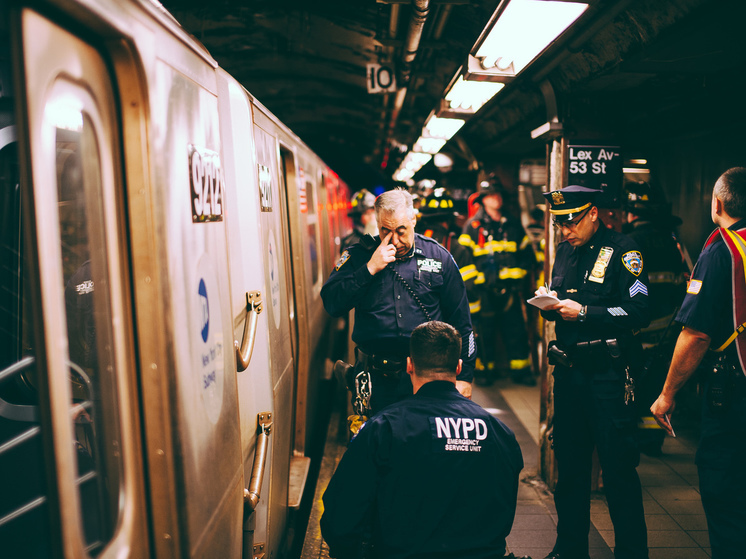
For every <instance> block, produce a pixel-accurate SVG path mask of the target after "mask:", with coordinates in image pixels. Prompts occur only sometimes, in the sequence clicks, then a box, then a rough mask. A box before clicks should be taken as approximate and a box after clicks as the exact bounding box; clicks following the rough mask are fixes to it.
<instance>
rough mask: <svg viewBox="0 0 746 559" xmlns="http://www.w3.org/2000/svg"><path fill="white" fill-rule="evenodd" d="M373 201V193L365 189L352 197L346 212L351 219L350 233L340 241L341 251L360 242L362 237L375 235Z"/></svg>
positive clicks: (374, 198)
mask: <svg viewBox="0 0 746 559" xmlns="http://www.w3.org/2000/svg"><path fill="white" fill-rule="evenodd" d="M375 201H376V197H375V196H374V195H373V193H372V192H369V191H368V190H366V189H365V188H363V189H362V190H358V191H357V192H355V194H353V195H352V198H351V199H350V211H349V212H347V215H348V216H350V217H351V218H352V232H351V233H350V234H349V235H347V236H346V237H345V238H344V239H342V250H344V249H346V248H347V247H349V246H351V245H354V244H355V243H359V242H360V241H362V240H363V236H364V235H366V234H370V235H374V234H375V233H376V213H375V209H374V207H373V205H374V204H375Z"/></svg>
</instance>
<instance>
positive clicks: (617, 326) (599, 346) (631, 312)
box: [536, 186, 649, 559]
mask: <svg viewBox="0 0 746 559" xmlns="http://www.w3.org/2000/svg"><path fill="white" fill-rule="evenodd" d="M600 192H601V191H598V190H593V189H590V188H585V187H582V186H568V187H567V188H563V189H561V190H555V191H553V192H549V193H546V194H544V196H545V197H546V199H547V201H548V202H549V204H550V210H549V211H550V213H551V214H552V217H553V220H554V225H555V227H557V228H558V229H559V230H560V231H561V233H562V236H563V238H564V240H563V241H562V242H561V243H560V244H559V245H558V246H557V253H556V258H555V262H554V266H553V269H552V281H551V285H550V294H551V295H554V296H556V297H557V298H559V299H560V301H559V302H558V303H555V304H553V305H550V306H547V307H545V310H543V311H542V316H544V318H546V319H547V320H553V321H555V322H556V333H557V340H556V342H553V343H552V344H550V346H551V347H550V349H549V350H548V355H549V359H550V364H552V365H554V420H553V421H554V424H553V429H554V439H553V440H554V449H555V456H556V458H557V465H558V479H557V487H556V489H555V493H554V500H555V504H556V506H557V540H556V543H555V545H554V549H553V550H552V553H551V554H550V555H549V556H548V558H551V559H583V558H587V557H588V532H589V529H590V504H589V502H590V490H591V458H592V454H593V448H594V446H595V447H596V449H597V450H598V456H599V459H600V462H601V467H602V469H603V479H604V491H605V493H606V498H607V501H608V504H609V511H610V513H611V520H612V522H613V524H614V534H615V542H616V546H615V550H614V555H615V557H617V558H618V559H623V558H635V559H646V558H647V557H648V550H647V531H646V527H645V513H644V510H643V506H642V489H641V486H640V479H639V477H638V475H637V470H636V467H637V465H638V463H639V460H640V454H639V451H638V448H637V444H636V439H635V423H636V415H635V410H634V406H633V405H632V396H633V391H634V385H633V377H632V372H633V371H632V370H631V369H630V368H629V365H630V363H631V361H632V356H633V355H634V353H635V349H636V346H637V350H638V351H639V342H637V341H636V340H635V339H634V338H633V330H637V329H639V328H642V327H644V326H647V324H648V322H649V316H648V315H649V312H648V288H649V286H648V278H647V274H646V272H645V269H644V266H643V260H642V255H641V254H640V251H639V249H638V247H637V245H636V244H635V243H634V242H633V241H632V240H630V239H629V238H628V237H627V236H625V235H623V234H621V233H617V232H616V231H613V230H611V229H608V228H606V226H605V225H604V224H603V223H602V222H601V220H600V218H599V213H598V208H597V207H596V205H595V204H594V200H595V197H596V195H597V194H599V193H600ZM536 294H537V295H546V294H547V289H546V288H545V287H541V288H539V289H538V290H537V292H536ZM555 344H556V345H555Z"/></svg>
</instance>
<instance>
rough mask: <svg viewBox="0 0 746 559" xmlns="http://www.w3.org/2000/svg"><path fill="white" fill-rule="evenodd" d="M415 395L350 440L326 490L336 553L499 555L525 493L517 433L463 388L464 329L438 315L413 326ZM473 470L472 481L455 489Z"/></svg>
mask: <svg viewBox="0 0 746 559" xmlns="http://www.w3.org/2000/svg"><path fill="white" fill-rule="evenodd" d="M410 343H411V346H410V357H408V358H407V373H408V374H409V376H410V377H411V378H412V386H413V388H414V395H413V396H411V397H409V398H406V399H405V400H402V401H399V402H397V403H395V404H392V405H390V406H388V407H387V408H385V409H383V410H382V411H381V412H380V413H378V414H376V415H375V416H374V417H373V418H372V419H370V420H369V421H368V422H367V423H366V424H365V425H364V426H363V428H362V429H361V430H360V432H359V433H358V435H357V436H356V437H355V438H354V439H352V441H351V442H350V446H349V447H348V449H347V451H346V452H345V454H344V456H343V457H342V460H341V461H340V463H339V466H338V467H337V471H336V472H335V473H334V476H333V477H332V479H331V481H330V482H329V486H328V488H327V490H326V492H325V493H324V497H323V500H324V514H323V516H322V518H321V533H322V535H323V536H324V539H325V540H326V542H327V544H328V545H329V553H330V555H331V556H332V557H337V558H340V559H347V558H357V557H360V547H361V545H362V543H363V542H364V541H365V540H366V535H367V534H369V535H370V537H369V540H370V541H369V542H368V543H369V544H370V545H372V553H371V554H370V555H368V556H369V557H376V558H386V559H397V558H404V557H406V558H409V559H417V558H419V559H439V558H442V559H446V558H448V559H451V558H453V557H458V558H460V559H476V558H480V559H481V558H484V559H499V558H502V557H503V555H504V553H505V538H506V536H507V535H508V534H509V533H510V529H511V527H512V525H513V518H514V516H515V509H516V499H517V495H518V474H519V472H520V471H521V469H522V468H523V458H522V456H521V450H520V447H519V446H518V443H517V442H516V439H515V436H514V435H513V433H512V432H511V431H510V430H509V429H508V427H506V426H505V425H504V424H503V423H502V422H500V421H499V420H498V419H496V418H495V417H493V416H492V415H490V414H489V413H487V412H486V411H485V410H484V409H483V408H482V407H480V406H479V405H477V404H475V403H474V402H472V401H470V400H468V399H467V398H465V397H463V396H462V395H461V394H459V392H458V390H456V387H455V383H456V375H457V374H458V372H459V370H460V369H461V360H460V359H459V355H460V353H461V336H460V334H459V333H458V332H457V331H456V330H455V329H454V328H453V327H452V326H450V325H448V324H446V323H444V322H438V321H432V322H427V323H425V324H422V325H420V326H418V327H417V328H415V329H414V331H413V332H412V336H411V340H410ZM462 476H466V477H467V478H468V479H469V480H470V481H471V483H470V484H468V486H465V487H461V488H459V489H458V490H456V489H455V488H454V487H455V486H454V483H455V481H456V480H458V479H459V478H460V477H462Z"/></svg>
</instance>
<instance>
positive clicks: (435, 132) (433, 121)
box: [422, 115, 466, 140]
mask: <svg viewBox="0 0 746 559" xmlns="http://www.w3.org/2000/svg"><path fill="white" fill-rule="evenodd" d="M465 123H466V121H465V120H464V119H462V118H442V117H437V116H435V115H433V116H431V117H430V118H429V119H427V122H425V127H424V128H423V129H422V131H423V132H424V134H423V135H425V136H427V137H429V138H440V139H443V140H450V139H451V138H453V136H455V135H456V132H458V131H459V130H461V127H462V126H463V125H464V124H465Z"/></svg>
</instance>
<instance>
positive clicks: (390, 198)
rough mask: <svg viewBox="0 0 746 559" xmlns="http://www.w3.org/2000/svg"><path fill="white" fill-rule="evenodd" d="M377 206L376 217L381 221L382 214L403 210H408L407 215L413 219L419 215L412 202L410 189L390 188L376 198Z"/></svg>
mask: <svg viewBox="0 0 746 559" xmlns="http://www.w3.org/2000/svg"><path fill="white" fill-rule="evenodd" d="M375 208H376V219H377V220H378V221H379V222H380V221H381V220H380V219H379V218H380V216H381V215H383V214H395V213H398V212H399V211H401V210H405V211H406V212H407V217H409V219H413V218H414V217H415V216H416V215H417V212H416V211H415V209H414V205H413V203H412V195H411V194H410V193H409V191H407V190H404V189H403V188H395V189H394V190H389V191H388V192H384V193H383V194H381V195H380V196H379V197H378V198H376V205H375Z"/></svg>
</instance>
